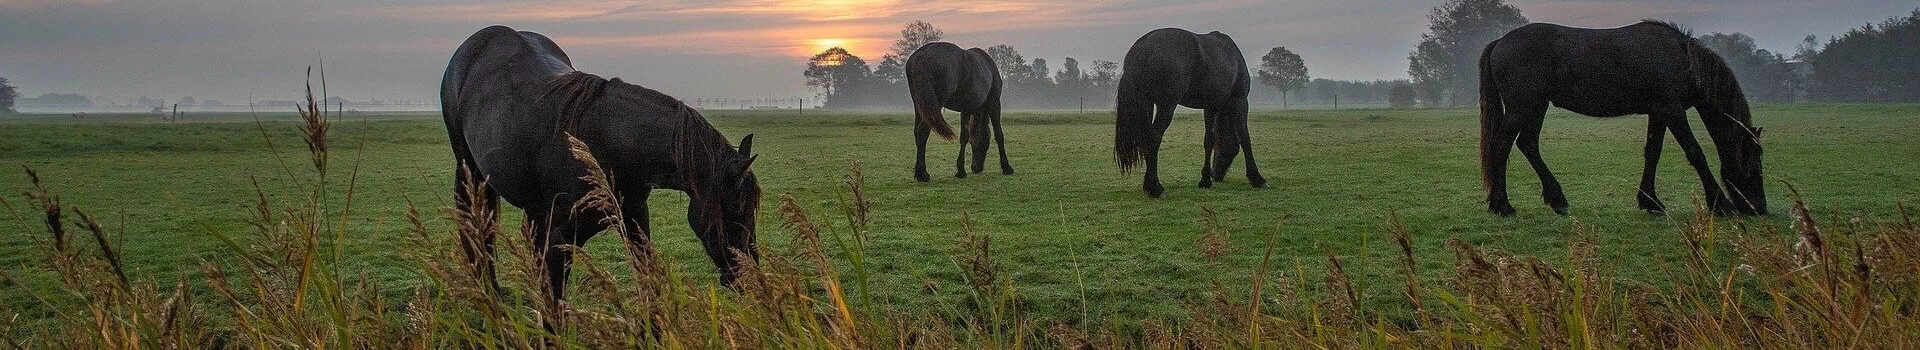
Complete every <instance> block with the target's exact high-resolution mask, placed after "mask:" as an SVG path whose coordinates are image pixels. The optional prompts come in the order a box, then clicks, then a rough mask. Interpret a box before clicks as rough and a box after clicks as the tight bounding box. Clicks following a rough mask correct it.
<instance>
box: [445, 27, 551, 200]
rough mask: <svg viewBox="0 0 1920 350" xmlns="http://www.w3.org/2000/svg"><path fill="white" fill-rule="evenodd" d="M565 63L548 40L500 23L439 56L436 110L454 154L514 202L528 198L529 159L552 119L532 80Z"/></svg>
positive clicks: (543, 142)
mask: <svg viewBox="0 0 1920 350" xmlns="http://www.w3.org/2000/svg"><path fill="white" fill-rule="evenodd" d="M573 71H574V70H573V68H572V65H571V59H570V58H568V57H567V55H566V53H565V52H564V51H561V50H560V48H559V47H558V46H557V45H554V43H553V41H552V40H550V39H547V38H546V37H545V36H542V35H540V34H536V33H531V32H520V31H515V30H513V29H512V28H507V27H504V26H492V27H487V28H485V29H481V30H480V31H479V32H476V33H474V34H473V35H472V36H471V37H468V38H467V40H466V41H465V42H464V43H462V44H461V45H460V48H459V49H458V50H456V51H455V52H454V55H453V58H452V59H450V60H449V61H448V63H447V71H446V74H445V76H444V77H443V78H442V80H441V95H440V99H441V108H442V109H441V115H442V117H443V119H444V121H445V122H446V124H447V133H448V137H449V142H451V143H452V146H453V149H454V153H455V157H457V158H460V159H459V161H461V162H463V163H467V164H471V165H472V166H473V167H474V168H475V169H474V170H475V171H476V172H478V173H479V174H480V175H483V176H486V177H487V178H489V180H490V182H491V183H492V185H493V186H491V187H493V189H494V190H495V192H496V193H500V194H502V195H503V196H506V197H508V201H509V202H511V203H514V204H515V205H516V206H518V205H525V204H528V203H525V202H526V201H527V200H528V199H527V198H530V197H529V196H532V195H528V194H526V193H523V192H529V191H534V188H535V187H537V186H534V185H533V184H532V183H533V182H535V181H534V180H533V179H532V177H533V176H532V175H531V172H532V169H533V168H534V166H533V165H534V164H533V163H532V162H534V161H536V160H537V158H538V151H539V150H540V149H541V148H543V147H545V146H546V145H547V144H548V143H551V141H553V140H551V137H550V136H551V132H550V131H551V130H552V127H553V125H554V121H553V120H546V119H550V118H543V117H542V115H543V114H541V113H537V111H535V110H534V109H535V108H537V107H536V106H535V105H536V101H538V99H539V98H540V92H539V91H537V90H538V89H537V88H536V87H538V86H542V85H544V84H543V83H545V82H547V81H551V80H553V79H554V78H556V77H559V76H561V75H563V74H566V73H570V72H573Z"/></svg>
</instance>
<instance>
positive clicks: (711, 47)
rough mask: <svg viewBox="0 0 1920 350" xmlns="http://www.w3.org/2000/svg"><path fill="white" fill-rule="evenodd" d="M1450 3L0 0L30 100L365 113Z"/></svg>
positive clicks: (1358, 75) (1280, 42)
mask: <svg viewBox="0 0 1920 350" xmlns="http://www.w3.org/2000/svg"><path fill="white" fill-rule="evenodd" d="M1443 2H1444V0H1313V1H1299V0H1187V1H1182V0H1132V1H1099V0H971V1H938V0H819V1H795V0H644V1H613V0H560V1H521V0H478V1H453V0H401V1H366V0H341V1H311V0H258V1H237V0H169V1H152V0H149V1H116V0H0V78H7V79H9V80H11V81H12V82H13V85H16V86H19V87H21V90H22V94H23V95H27V96H36V95H39V94H42V93H79V94H83V95H88V96H108V97H114V98H131V97H135V96H152V97H156V98H162V99H167V100H175V99H179V98H180V97H182V96H194V97H196V98H198V99H201V100H205V99H218V100H222V101H225V102H227V103H229V104H231V103H236V102H237V103H245V102H244V101H247V100H248V99H249V98H251V99H254V100H272V99H279V100H292V99H295V98H297V97H299V96H300V91H301V90H300V89H301V88H302V85H301V83H302V81H303V79H304V78H305V77H304V75H303V74H304V70H305V68H306V67H307V66H309V65H314V64H317V63H319V62H321V61H322V60H324V61H325V64H326V69H327V79H328V84H329V88H330V91H332V92H333V94H334V95H337V96H343V97H345V98H347V99H350V100H356V101H364V100H372V99H381V100H400V101H418V102H426V103H434V102H437V99H438V88H439V85H440V77H441V74H442V72H444V71H445V69H446V62H447V59H448V57H450V56H451V55H452V54H453V50H454V49H455V48H457V47H459V45H460V43H461V42H462V41H463V40H465V39H466V37H467V36H468V35H471V34H472V33H473V32H475V31H477V30H479V29H480V28H483V27H485V26H487V25H492V24H504V25H507V26H511V27H513V28H515V29H519V30H524V31H533V32H538V33H542V34H545V35H547V36H549V37H552V38H553V39H554V41H555V42H557V43H558V44H559V45H560V46H561V48H563V49H564V50H566V51H567V52H568V53H569V54H570V55H571V56H572V58H573V62H574V64H575V68H576V69H579V70H582V71H586V72H589V73H595V74H599V75H601V76H606V77H622V78H624V79H625V80H626V81H628V82H631V83H636V84H640V85H643V86H647V87H650V88H654V89H656V90H660V91H662V92H666V93H668V94H671V95H674V96H677V97H680V98H682V99H694V98H778V97H791V96H812V95H813V93H812V92H811V91H809V90H808V89H807V88H806V86H805V83H804V81H805V80H804V79H803V78H802V77H801V74H800V73H801V71H802V70H804V69H805V65H806V58H807V57H809V56H811V55H812V54H813V53H817V52H819V51H821V50H823V49H825V48H827V47H828V46H832V45H839V46H845V47H847V48H848V50H849V51H851V52H852V53H853V54H855V55H859V56H862V57H864V58H867V59H868V61H869V62H876V63H877V62H878V61H879V59H880V56H881V55H882V54H883V53H884V51H885V50H886V48H887V46H888V45H890V44H891V42H892V40H893V39H895V38H897V37H898V35H899V34H898V30H899V28H900V27H901V26H902V25H903V24H905V23H907V22H911V21H914V20H924V21H927V22H931V23H933V24H934V25H935V26H937V27H939V28H941V29H942V30H944V31H945V32H946V41H950V42H954V43H956V44H958V45H961V46H962V47H983V48H984V47H988V46H993V45H998V44H1008V45H1012V46H1014V47H1015V48H1017V49H1018V50H1019V51H1020V53H1021V54H1022V55H1024V56H1025V57H1027V58H1028V59H1032V58H1046V59H1047V60H1048V61H1049V62H1050V65H1051V66H1052V67H1053V68H1054V69H1058V68H1059V62H1061V58H1062V57H1074V58H1075V59H1078V60H1080V61H1081V62H1091V61H1093V60H1110V61H1116V62H1117V61H1120V58H1121V57H1122V56H1124V55H1125V53H1126V49H1127V46H1128V45H1130V44H1131V43H1132V42H1133V40H1134V39H1136V38H1138V37H1139V35H1141V34H1144V33H1146V32H1147V31H1150V30H1153V29H1156V28H1162V27H1182V28H1187V29H1190V30H1194V31H1197V32H1206V31H1213V30H1218V31H1221V32H1224V33H1227V34H1229V35H1231V36H1233V38H1234V39H1235V41H1236V42H1238V43H1239V45H1240V47H1241V49H1242V50H1244V51H1245V54H1247V55H1248V60H1249V62H1258V59H1259V55H1262V54H1264V53H1265V52H1266V51H1267V50H1268V49H1269V48H1272V47H1275V46H1285V47H1287V48H1288V49H1290V50H1292V51H1293V52H1295V53H1297V54H1299V55H1300V56H1302V57H1303V58H1304V59H1305V60H1306V62H1307V67H1308V68H1309V70H1310V73H1311V75H1312V76H1313V77H1315V78H1329V79H1348V80H1355V79H1367V80H1371V79H1400V78H1404V77H1405V76H1406V67H1407V62H1406V56H1407V52H1408V51H1410V50H1411V49H1412V48H1413V46H1414V44H1415V43H1417V42H1418V41H1419V36H1420V33H1422V32H1424V31H1425V30H1426V19H1425V16H1426V14H1427V12H1428V11H1430V10H1431V9H1432V8H1433V7H1434V6H1438V5H1440V4H1441V3H1443ZM1509 3H1510V4H1513V5H1514V6H1516V7H1518V8H1520V10H1521V11H1522V13H1523V14H1525V15H1526V16H1527V17H1528V19H1530V20H1533V21H1536V22H1553V23H1560V24H1566V25H1573V26H1583V27H1613V26H1619V25H1625V24H1630V23H1632V22H1634V21H1637V20H1640V19H1643V18H1658V19H1664V20H1670V21H1675V22H1679V23H1682V24H1684V25H1686V26H1688V27H1691V28H1692V29H1693V30H1694V31H1695V32H1697V33H1709V32H1742V33H1746V34H1748V35H1751V36H1753V37H1754V38H1755V39H1756V41H1757V42H1758V43H1759V45H1760V47H1762V48H1766V49H1769V50H1774V51H1778V52H1792V49H1793V47H1794V45H1795V44H1797V43H1799V41H1800V39H1801V38H1802V37H1805V36H1806V35H1808V34H1813V35H1818V36H1819V37H1820V38H1821V41H1823V42H1824V41H1825V40H1826V39H1827V38H1829V37H1831V36H1834V35H1838V34H1840V33H1843V32H1845V31H1846V30H1848V29H1851V28H1856V27H1859V26H1861V25H1864V24H1867V23H1878V22H1880V21H1883V20H1885V19H1887V18H1889V17H1893V16H1896V15H1905V14H1907V13H1909V12H1911V11H1913V10H1914V9H1916V8H1920V0H1818V1H1807V0H1673V1H1635V0H1622V1H1607V0H1509Z"/></svg>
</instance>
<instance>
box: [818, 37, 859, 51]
mask: <svg viewBox="0 0 1920 350" xmlns="http://www.w3.org/2000/svg"><path fill="white" fill-rule="evenodd" d="M847 43H848V40H847V39H841V38H821V39H813V52H814V53H820V52H821V51H826V50H827V49H831V48H835V47H838V48H843V49H849V50H851V48H848V47H847Z"/></svg>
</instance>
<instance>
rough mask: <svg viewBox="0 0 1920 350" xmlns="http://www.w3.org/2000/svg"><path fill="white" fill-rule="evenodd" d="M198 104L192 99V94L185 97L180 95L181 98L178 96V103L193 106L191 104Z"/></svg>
mask: <svg viewBox="0 0 1920 350" xmlns="http://www.w3.org/2000/svg"><path fill="white" fill-rule="evenodd" d="M198 104H199V101H197V100H194V99H193V96H187V97H181V98H180V105H182V106H193V105H198Z"/></svg>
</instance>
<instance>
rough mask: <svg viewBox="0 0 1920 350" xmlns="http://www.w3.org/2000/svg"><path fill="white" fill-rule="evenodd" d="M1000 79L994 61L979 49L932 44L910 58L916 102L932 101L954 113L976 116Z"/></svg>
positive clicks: (909, 68)
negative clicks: (972, 113)
mask: <svg viewBox="0 0 1920 350" xmlns="http://www.w3.org/2000/svg"><path fill="white" fill-rule="evenodd" d="M999 79H1000V73H999V71H998V70H997V69H996V68H995V67H994V64H993V59H992V57H990V56H988V55H987V53H986V51H984V50H980V49H979V48H973V49H961V48H960V47H959V46H957V45H954V44H952V43H947V42H933V43H928V44H927V45H924V46H921V47H920V49H918V50H914V52H913V55H911V56H908V57H907V80H908V82H907V83H908V84H910V85H911V86H912V89H913V90H914V91H913V94H914V96H913V98H914V99H916V100H920V99H932V100H934V101H938V102H939V105H940V106H942V107H946V108H948V109H952V110H955V111H960V112H973V111H974V110H976V109H978V108H979V107H981V106H984V105H985V104H986V103H987V102H988V101H987V99H988V98H989V97H990V96H991V94H992V92H993V90H994V89H995V88H997V87H998V86H999V84H998V80H999Z"/></svg>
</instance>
